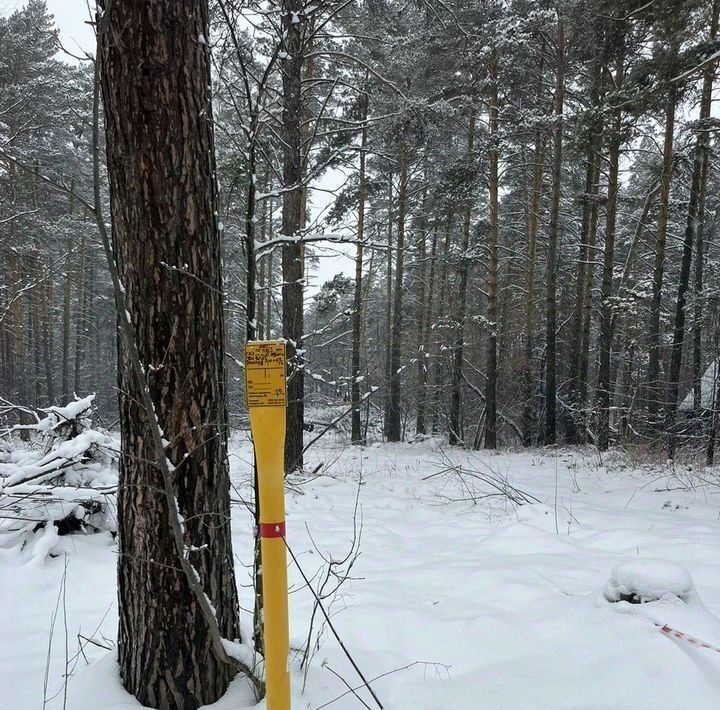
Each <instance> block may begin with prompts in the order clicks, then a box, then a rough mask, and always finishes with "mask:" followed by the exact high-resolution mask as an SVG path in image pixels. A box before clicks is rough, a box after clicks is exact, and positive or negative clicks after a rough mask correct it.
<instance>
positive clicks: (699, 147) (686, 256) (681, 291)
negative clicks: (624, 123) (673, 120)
mask: <svg viewBox="0 0 720 710" xmlns="http://www.w3.org/2000/svg"><path fill="white" fill-rule="evenodd" d="M718 4H720V3H718V1H717V0H716V2H715V7H716V8H717V6H718ZM713 22H714V28H713V29H714V32H713V33H712V34H713V35H714V34H716V33H717V9H716V10H715V16H714V17H713ZM713 69H714V67H712V66H711V67H708V71H706V73H705V78H704V80H703V91H702V98H701V101H700V121H701V124H702V123H704V122H705V121H707V119H708V118H709V117H710V108H711V98H712V85H713V77H714V71H713ZM707 140H708V138H707V135H706V132H705V131H703V130H702V129H701V130H700V133H699V134H698V138H697V143H696V145H695V159H694V160H693V171H692V178H691V180H690V199H689V201H688V210H687V223H686V226H685V238H684V239H683V253H682V260H681V263H680V279H679V282H678V294H677V300H676V303H675V324H674V327H673V342H672V350H671V359H670V373H669V378H668V379H669V382H668V398H667V407H668V410H667V434H668V458H669V459H672V458H674V457H675V445H676V436H675V420H676V413H677V404H678V394H679V389H680V370H681V367H682V354H683V345H684V342H685V306H686V300H687V292H688V288H689V285H690V267H691V266H692V250H693V243H694V241H695V237H696V234H697V228H698V212H699V202H700V191H701V189H702V188H704V186H703V185H702V182H703V177H705V180H707V157H706V156H707ZM703 172H705V173H706V174H705V176H703Z"/></svg>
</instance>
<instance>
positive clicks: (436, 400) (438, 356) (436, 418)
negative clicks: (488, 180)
mask: <svg viewBox="0 0 720 710" xmlns="http://www.w3.org/2000/svg"><path fill="white" fill-rule="evenodd" d="M452 223H453V211H452V210H448V214H447V222H446V224H445V240H444V244H443V256H442V275H441V277H440V298H439V299H438V304H439V305H438V318H437V321H438V322H442V321H443V319H444V318H445V316H446V314H447V312H446V310H445V298H446V294H447V290H448V259H449V256H450V242H451V237H452ZM432 350H433V358H432V359H433V385H432V388H433V396H432V429H431V431H432V433H433V434H437V433H438V427H439V424H440V396H441V390H442V385H443V355H442V350H441V348H440V344H439V343H438V340H437V338H436V339H435V340H434V341H433V346H432Z"/></svg>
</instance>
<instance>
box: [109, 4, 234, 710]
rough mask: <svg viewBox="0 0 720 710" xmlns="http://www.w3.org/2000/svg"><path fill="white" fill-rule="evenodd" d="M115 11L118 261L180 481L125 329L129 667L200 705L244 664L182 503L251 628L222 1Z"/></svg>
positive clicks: (169, 698)
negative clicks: (226, 253)
mask: <svg viewBox="0 0 720 710" xmlns="http://www.w3.org/2000/svg"><path fill="white" fill-rule="evenodd" d="M108 12H109V17H108V18H107V32H103V33H102V36H101V58H102V59H101V64H102V88H103V98H104V105H105V122H106V133H107V158H108V173H109V179H110V195H111V209H112V217H113V246H114V257H115V261H116V266H117V269H118V272H119V276H120V278H121V282H122V284H123V286H124V300H125V302H126V308H127V315H126V314H124V313H120V314H119V317H120V318H124V317H127V318H129V319H130V321H131V322H132V327H133V331H134V334H135V344H136V346H137V351H138V353H139V357H140V360H141V362H142V365H143V369H144V372H145V375H146V378H147V381H148V387H149V392H150V397H151V399H152V403H153V409H154V410H155V415H156V416H157V419H158V420H159V424H160V426H161V427H162V431H163V436H164V439H165V440H166V441H167V442H168V443H167V445H166V447H165V453H166V456H167V459H168V461H169V462H170V464H171V466H172V469H171V470H172V472H173V478H174V480H173V484H174V489H175V490H174V493H175V498H174V500H171V499H170V498H169V497H168V496H167V495H166V493H165V491H164V490H163V485H164V483H163V480H164V479H163V476H162V475H161V471H160V467H159V466H158V465H157V464H155V463H154V461H155V460H156V459H154V456H155V454H154V450H155V449H154V445H153V441H154V440H155V439H154V436H155V435H153V433H152V431H151V427H150V425H149V420H148V416H147V415H146V413H145V412H146V411H147V410H144V409H143V407H142V406H140V404H139V402H141V401H142V400H143V396H144V395H143V393H142V388H141V383H140V381H139V379H138V377H137V376H136V374H135V375H134V374H133V372H134V370H133V367H132V365H131V364H130V350H129V346H128V343H127V339H123V340H121V341H120V344H119V352H118V356H119V363H120V367H119V374H118V385H119V392H120V427H121V433H122V459H121V467H120V476H121V480H120V486H119V488H118V524H119V540H120V554H119V563H118V600H119V617H120V621H119V631H118V656H119V664H120V673H121V677H122V681H123V684H124V685H125V687H126V688H127V690H128V691H130V692H131V693H132V694H133V695H135V697H137V698H138V700H139V701H140V702H141V703H142V704H143V705H147V706H151V707H156V708H163V709H164V708H168V709H170V708H182V709H183V710H194V709H195V708H198V707H200V706H201V705H205V704H207V703H212V702H214V701H216V700H217V699H218V698H219V697H220V696H221V695H222V694H223V693H224V692H225V690H226V689H227V686H228V684H229V682H230V680H231V678H232V675H233V674H234V672H235V668H234V666H233V665H231V664H229V663H228V662H227V659H225V661H223V660H222V658H221V657H220V655H219V654H218V652H217V645H216V644H215V645H214V644H213V637H212V634H211V630H210V627H209V626H208V622H207V617H206V616H205V615H204V614H203V611H202V609H201V607H200V603H199V597H198V594H196V593H193V591H192V589H191V586H190V582H189V581H188V577H187V575H186V574H185V573H184V572H183V570H181V561H180V560H179V558H178V548H177V545H176V544H174V542H173V537H172V535H171V534H170V532H169V527H170V526H169V524H168V521H169V519H170V517H171V516H170V515H169V508H172V509H174V508H175V506H177V508H179V510H180V512H181V514H182V516H183V517H184V519H185V523H184V538H185V544H186V553H185V554H186V555H188V556H189V560H190V563H191V564H192V565H193V567H194V569H195V570H196V571H197V575H198V576H199V579H200V580H201V583H202V585H203V588H204V593H205V595H206V597H207V599H209V601H210V603H211V604H212V606H213V608H214V609H215V613H216V620H217V627H218V629H219V631H220V633H221V634H222V636H223V637H225V638H228V639H236V638H238V637H239V625H238V599H237V591H236V588H235V579H234V572H233V555H232V546H231V536H230V496H229V475H228V468H227V456H226V436H227V428H226V422H227V414H226V408H225V371H224V324H223V307H222V306H223V304H222V292H221V289H222V284H221V275H220V237H219V233H218V229H217V224H216V216H215V215H216V204H217V200H216V194H215V184H216V181H215V175H214V171H215V166H214V159H213V132H212V108H211V103H210V48H209V45H208V42H207V39H206V38H207V37H208V32H209V28H208V8H207V2H205V1H204V0H201V1H200V2H197V1H193V0H146V2H142V3H141V2H137V1H136V0H114V1H113V2H112V5H111V7H110V8H109V10H108ZM186 272H188V273H186ZM135 369H137V368H135ZM200 596H202V595H200Z"/></svg>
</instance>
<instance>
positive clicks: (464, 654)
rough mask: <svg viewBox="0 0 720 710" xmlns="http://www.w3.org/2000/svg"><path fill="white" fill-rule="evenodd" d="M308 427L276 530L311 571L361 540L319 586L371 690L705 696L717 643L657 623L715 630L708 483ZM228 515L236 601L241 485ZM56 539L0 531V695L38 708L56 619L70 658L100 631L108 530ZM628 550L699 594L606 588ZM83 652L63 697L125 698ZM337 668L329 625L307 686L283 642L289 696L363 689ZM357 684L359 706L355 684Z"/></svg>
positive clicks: (515, 701)
mask: <svg viewBox="0 0 720 710" xmlns="http://www.w3.org/2000/svg"><path fill="white" fill-rule="evenodd" d="M326 439H328V437H326ZM323 442H324V443H322V445H320V444H319V445H318V447H317V448H314V449H313V450H312V454H311V455H310V456H309V457H308V458H309V461H308V462H307V463H308V470H313V469H314V468H315V467H316V466H317V465H318V464H319V463H321V462H322V463H323V466H322V468H321V469H320V470H319V472H318V475H316V476H309V477H306V478H304V479H302V480H298V479H293V481H292V482H291V490H290V491H289V492H288V501H287V508H288V510H287V523H288V540H289V544H290V546H291V548H292V550H293V552H294V553H295V555H296V556H297V557H298V560H299V562H300V564H301V565H302V567H303V569H304V570H305V572H306V574H308V576H310V577H312V578H313V580H314V581H313V583H314V585H317V584H318V583H319V582H320V579H321V576H318V575H317V573H318V571H319V570H321V569H322V568H323V567H324V564H325V563H324V562H323V556H324V557H326V558H330V557H331V558H332V559H341V558H343V557H345V555H346V554H347V552H348V551H349V549H350V548H351V546H352V540H353V534H354V529H361V537H360V543H359V550H360V555H359V557H358V558H357V560H356V561H355V564H354V565H353V567H352V570H351V577H352V579H350V580H348V581H346V582H345V583H344V584H343V585H342V586H341V588H340V590H339V592H338V594H337V596H336V598H335V599H334V601H333V602H332V606H331V609H332V614H333V616H332V618H333V623H334V625H335V626H336V628H337V630H338V632H339V634H340V635H341V637H342V639H343V641H344V643H345V645H346V646H347V647H348V649H349V650H350V652H351V653H352V655H353V657H354V659H355V661H356V662H357V664H358V665H359V667H360V668H361V669H362V671H363V673H364V674H365V675H366V677H368V678H371V679H372V678H376V680H374V681H373V682H372V685H373V688H374V689H375V691H376V693H377V695H378V696H379V698H380V699H381V701H382V702H383V704H384V706H385V708H386V709H387V710H555V709H560V708H563V709H565V708H567V709H570V708H573V709H575V710H580V709H584V710H590V709H598V710H600V709H602V710H623V709H628V710H630V709H632V710H674V709H676V708H677V709H680V708H683V709H684V708H693V710H705V709H707V710H717V708H719V707H720V653H717V652H715V651H713V650H710V649H702V648H693V647H692V646H691V645H690V644H688V643H685V642H683V641H681V640H676V639H672V638H670V637H668V636H667V635H664V634H662V633H660V631H659V629H658V628H657V627H656V626H655V625H654V623H653V622H657V623H659V624H661V625H662V624H665V623H669V624H670V625H671V626H673V628H678V629H680V630H682V631H684V632H687V633H689V634H691V635H693V636H695V637H697V638H700V639H702V640H704V641H707V642H709V643H711V644H714V645H716V646H720V621H719V620H718V618H720V523H719V522H718V510H719V509H720V495H718V494H719V493H720V487H717V486H711V485H702V484H700V485H696V486H694V487H692V488H688V487H687V486H685V485H684V483H685V482H686V476H687V474H685V473H683V474H682V475H680V473H679V472H678V471H673V470H672V469H667V468H663V469H662V470H661V469H658V468H656V469H654V470H653V469H651V468H643V469H631V468H628V467H625V466H623V465H622V463H621V461H622V457H619V456H618V455H613V456H611V457H610V459H606V460H605V462H601V460H600V459H599V457H598V455H597V453H593V452H590V451H589V450H588V451H574V452H570V451H566V450H559V451H549V450H534V451H530V452H523V453H501V454H499V455H492V454H487V453H484V452H478V453H470V452H463V451H459V450H452V451H450V450H448V449H443V448H442V447H441V446H440V445H439V444H438V442H434V441H431V440H426V441H424V442H417V443H415V444H398V445H383V446H371V447H366V448H362V449H360V448H354V447H352V448H351V447H348V446H343V445H341V444H340V443H337V442H333V441H332V440H327V441H326V440H325V439H323ZM249 461H250V447H249V444H248V443H247V441H237V442H235V443H234V445H233V448H232V456H231V462H232V472H233V481H234V483H235V485H236V486H237V490H236V491H234V492H233V498H235V499H238V497H240V496H241V497H248V496H249V487H248V473H249V468H248V462H249ZM608 461H612V462H613V465H605V464H607V463H608ZM450 463H452V464H453V465H456V466H461V467H462V469H463V470H464V471H469V470H473V471H476V472H484V473H488V472H491V471H492V472H494V473H495V474H499V475H500V476H502V477H504V478H506V480H507V481H508V482H509V483H511V484H512V485H513V486H515V487H516V488H518V489H520V490H522V491H524V492H525V493H527V494H530V495H532V496H534V497H535V498H537V499H538V500H539V501H540V502H539V503H532V504H526V505H522V506H519V507H516V506H514V505H512V504H510V503H508V502H507V500H505V499H499V498H490V499H485V500H481V501H478V502H477V503H474V502H473V501H471V500H464V501H458V500H456V499H460V498H465V499H467V498H471V497H474V496H475V494H476V493H477V492H478V490H481V489H482V487H481V486H480V485H479V482H478V481H477V479H474V478H471V477H468V476H466V477H465V481H466V483H467V486H462V485H460V481H459V478H458V476H457V474H453V473H449V474H441V473H439V472H440V471H441V470H442V469H443V468H446V467H447V466H448V465H449V464H450ZM433 473H437V474H438V475H436V476H434V477H431V478H429V479H427V480H424V477H425V476H428V475H430V474H433ZM716 480H717V479H716ZM473 485H475V486H476V487H477V490H475V489H474V488H473ZM356 499H357V501H358V503H357V509H356ZM356 510H357V515H354V513H355V511H356ZM354 520H355V523H354ZM233 531H234V544H235V553H236V556H237V559H238V562H237V565H236V571H237V577H238V582H239V585H241V597H242V604H243V606H244V607H245V608H246V609H248V608H250V605H251V597H252V594H251V590H250V588H249V586H248V584H249V570H248V567H247V565H248V563H249V562H250V560H251V534H252V523H251V519H250V516H249V514H248V513H247V511H246V510H245V508H244V507H243V506H242V505H240V504H238V505H236V506H235V507H234V517H233ZM60 544H61V547H62V549H64V550H66V551H67V552H68V554H67V555H66V556H63V555H61V556H58V557H55V558H54V559H47V560H46V561H44V562H42V561H41V562H39V561H37V560H31V561H28V557H27V555H25V554H24V553H22V552H20V551H18V550H17V549H14V550H8V549H2V540H1V539H0V630H1V634H2V636H1V637H0V638H1V639H2V643H0V708H3V709H5V708H7V709H8V710H10V709H12V710H31V709H35V708H41V707H43V696H44V695H45V696H46V697H51V696H53V695H54V694H56V693H58V691H60V693H59V695H56V697H54V699H52V700H51V701H50V702H48V703H47V705H46V706H45V707H47V708H62V707H63V702H64V697H63V692H62V689H63V673H64V668H65V657H66V638H67V644H68V649H67V653H68V655H69V657H70V659H72V658H73V656H75V654H76V652H77V646H78V637H77V635H78V633H81V634H82V635H83V636H86V637H91V636H92V637H93V638H95V639H96V640H97V639H101V638H102V636H101V635H104V636H105V637H106V638H107V639H108V645H111V644H112V641H113V639H114V637H115V628H116V623H117V605H116V600H115V562H116V556H115V545H114V543H113V542H112V540H111V539H110V537H109V535H106V534H100V535H91V536H86V537H85V536H71V537H65V538H63V539H62V540H61V543H60ZM320 553H322V555H321V554H320ZM637 559H648V560H650V559H661V560H666V561H669V562H675V563H679V564H681V565H682V566H683V567H684V568H686V569H687V570H688V571H689V572H690V573H691V575H692V578H693V581H694V584H695V589H696V590H697V594H698V595H699V599H700V600H702V602H700V601H699V600H698V599H695V600H694V602H693V603H689V604H686V603H685V602H680V601H679V600H675V601H673V600H672V599H668V598H666V599H662V600H660V601H658V602H653V603H650V604H644V605H641V606H638V605H629V604H627V603H624V602H620V603H618V604H610V603H608V602H607V601H606V600H605V599H604V598H603V589H604V587H605V585H606V582H607V581H608V579H609V577H610V573H611V570H612V569H613V567H615V565H616V564H618V563H620V562H623V561H629V560H637ZM66 564H67V577H66V578H67V590H66V594H65V598H64V600H63V598H62V595H59V592H60V588H61V581H62V578H63V574H64V571H65V565H66ZM290 580H291V585H292V588H293V591H292V594H291V595H290V611H291V638H292V645H293V647H295V648H299V647H301V646H302V645H303V644H304V643H305V640H306V636H307V633H308V626H309V619H310V616H311V614H312V609H313V598H312V596H311V594H310V593H309V591H308V590H307V589H306V588H303V583H302V579H301V577H300V575H299V574H298V571H297V569H296V568H295V566H294V565H292V564H291V566H290ZM58 599H59V613H58V618H57V620H56V623H55V627H54V632H53V634H52V648H51V650H50V652H48V640H49V636H50V633H49V631H50V627H51V617H52V615H53V612H54V610H55V609H56V605H57V604H58ZM327 601H328V603H329V602H330V601H331V600H329V599H328V600H327ZM63 604H64V605H65V608H66V616H67V624H66V626H67V633H66V631H65V624H64V621H63ZM703 604H704V606H703ZM245 616H246V621H247V620H248V619H249V615H247V614H246V615H245ZM716 617H717V618H716ZM318 627H319V622H318V621H316V624H315V630H316V631H317V630H318ZM84 653H85V656H86V657H87V660H86V658H84V657H82V656H81V657H79V658H77V659H75V660H73V661H72V662H71V663H70V668H71V669H74V670H73V674H72V677H71V679H70V682H69V684H68V698H67V704H66V707H67V708H69V709H70V710H117V709H119V708H138V707H140V706H139V705H138V704H137V702H136V701H135V700H134V699H133V698H132V697H130V696H129V695H127V694H126V693H125V692H124V691H123V690H122V688H121V687H120V684H119V681H118V679H117V672H116V665H115V661H114V656H113V653H112V652H110V653H108V652H107V651H106V650H104V649H102V648H99V647H97V646H94V645H89V644H88V645H86V646H85V649H84ZM48 655H49V657H50V663H49V665H48V664H47V658H48ZM88 662H89V664H88ZM46 665H47V666H48V674H47V680H46V681H45V674H46ZM336 674H337V675H336ZM338 676H341V677H342V678H343V679H344V680H345V681H346V682H347V683H348V684H350V686H352V687H356V686H357V685H359V684H360V683H359V680H358V678H357V676H356V675H355V674H354V672H353V670H352V667H351V666H350V664H349V662H348V661H347V659H346V658H345V657H344V655H343V653H342V651H341V649H340V647H339V645H338V643H337V642H336V641H335V639H334V638H332V636H331V635H330V634H329V632H327V631H326V632H325V633H323V636H322V639H321V643H320V648H319V650H318V651H317V653H316V654H315V655H314V657H313V659H312V663H311V665H310V669H309V672H308V674H307V678H306V683H305V690H304V692H302V686H303V674H302V672H301V671H300V669H299V657H298V655H297V654H295V660H294V665H293V692H294V700H293V708H294V710H300V709H308V710H310V709H312V710H319V708H325V707H330V708H333V709H334V710H343V709H348V710H349V709H351V708H352V709H354V708H361V707H363V705H362V703H361V702H360V701H359V700H358V698H356V697H354V696H353V695H352V694H349V693H347V687H346V686H345V685H344V683H343V681H342V680H341V679H340V678H339V677H338ZM45 685H46V689H44V686H45ZM344 693H347V694H345V695H343V694H344ZM357 693H358V694H359V695H360V696H361V697H362V698H363V699H364V700H365V701H366V702H367V704H368V706H369V707H375V706H374V705H373V702H372V700H371V699H370V697H369V695H368V694H367V692H364V691H363V690H358V691H357ZM338 696H343V697H341V698H340V699H337V700H336V701H335V702H333V703H332V704H329V705H328V703H330V702H331V701H333V700H334V699H336V698H338ZM251 706H253V701H252V699H251V695H250V693H249V690H248V688H247V683H246V682H245V681H244V680H243V679H238V680H236V681H235V682H234V683H233V685H232V686H231V689H230V691H229V692H228V694H227V695H226V696H225V698H223V699H222V700H221V701H220V702H218V703H216V704H215V705H213V706H211V707H212V708H214V709H215V710H230V709H231V708H234V709H236V708H241V707H251ZM257 707H258V708H264V703H261V704H260V705H259V706H257Z"/></svg>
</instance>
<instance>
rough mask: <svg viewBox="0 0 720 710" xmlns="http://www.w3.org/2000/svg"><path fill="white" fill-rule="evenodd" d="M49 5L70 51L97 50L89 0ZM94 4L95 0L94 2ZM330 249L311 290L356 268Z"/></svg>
mask: <svg viewBox="0 0 720 710" xmlns="http://www.w3.org/2000/svg"><path fill="white" fill-rule="evenodd" d="M25 4H26V0H0V15H4V14H9V13H10V12H12V11H13V10H14V9H16V8H18V7H22V6H23V5H25ZM47 4H48V9H49V10H50V12H51V13H52V14H53V15H54V16H55V23H56V25H57V27H58V29H59V30H60V40H61V42H62V43H63V46H64V47H65V49H66V50H67V51H68V52H72V53H78V54H79V53H81V52H80V51H79V50H82V51H86V52H90V53H92V54H94V53H95V35H94V33H93V30H92V27H91V26H90V25H88V24H87V22H88V20H89V18H90V13H89V11H88V3H87V0H47ZM91 6H92V7H94V0H92V2H91ZM341 182H342V178H341V176H340V175H330V176H326V177H325V178H324V179H323V180H321V183H322V184H323V187H324V188H326V189H328V188H330V189H333V188H335V187H336V186H337V184H338V183H341ZM331 200H332V196H331V195H329V194H328V193H327V192H318V191H313V194H312V197H311V203H312V206H313V208H314V209H313V208H311V212H312V215H313V217H315V216H316V215H317V214H318V212H320V211H321V210H322V209H323V208H324V207H326V206H327V205H328V203H329V202H330V201H331ZM327 246H328V249H327V250H324V249H321V250H319V255H320V265H319V267H318V269H317V270H316V271H315V273H314V274H312V275H310V277H309V287H310V288H309V293H310V294H312V293H314V292H315V291H316V290H317V289H318V288H319V287H320V286H321V285H322V283H323V282H324V281H326V280H328V279H330V278H332V276H333V275H334V274H336V273H337V272H339V271H342V272H344V273H346V274H350V273H352V272H353V271H354V264H353V262H352V261H351V259H350V258H348V256H349V255H350V254H352V253H354V248H353V247H349V246H339V247H338V246H337V245H336V246H335V247H334V248H333V247H331V245H329V244H328V245H327Z"/></svg>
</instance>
